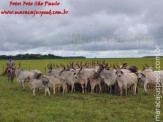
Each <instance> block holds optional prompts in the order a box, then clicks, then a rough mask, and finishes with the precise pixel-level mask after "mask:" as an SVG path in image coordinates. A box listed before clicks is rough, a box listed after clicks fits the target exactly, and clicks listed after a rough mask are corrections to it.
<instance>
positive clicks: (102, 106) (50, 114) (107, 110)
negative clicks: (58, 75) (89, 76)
mask: <svg viewBox="0 0 163 122" xmlns="http://www.w3.org/2000/svg"><path fill="white" fill-rule="evenodd" d="M90 60H91V59H88V61H90ZM161 60H162V59H161ZM70 61H72V60H21V61H15V62H16V65H18V63H19V62H20V63H21V65H22V68H23V69H25V70H28V69H29V66H30V69H39V70H41V71H42V72H43V73H44V72H45V71H44V67H45V66H46V65H47V64H48V63H57V64H59V63H64V64H66V63H68V62H70ZM76 61H77V60H76ZM78 61H80V60H78ZM107 61H109V62H111V63H113V62H115V61H116V62H119V63H121V62H122V61H123V62H127V63H128V64H129V65H135V64H136V65H137V67H138V68H141V69H142V65H143V64H144V62H145V61H146V62H147V63H148V64H149V65H151V64H152V61H154V59H151V58H150V59H108V60H107ZM5 65H6V61H0V68H1V69H0V70H1V72H0V73H2V67H3V66H5ZM161 67H163V66H161ZM43 95H44V90H43V89H42V90H41V91H39V92H38V91H37V92H36V97H33V96H32V91H31V90H30V89H29V87H28V84H26V91H25V92H22V91H21V86H20V84H18V83H17V82H16V80H14V83H13V84H11V83H8V82H7V77H2V76H0V121H15V122H22V121H23V122H26V121H29V122H32V121H59V122H60V121H61V122H62V121H67V122H69V121H75V122H78V121H109V122H113V121H115V122H121V121H129V122H138V121H139V122H144V121H148V122H153V121H155V96H154V95H155V90H154V89H151V90H148V95H144V91H143V89H141V88H139V94H137V95H136V96H132V95H128V96H117V95H110V94H107V93H85V94H82V93H66V94H62V93H57V94H56V96H48V97H44V96H43ZM161 105H163V100H161ZM161 111H163V108H162V107H161ZM161 117H162V118H163V114H162V113H161Z"/></svg>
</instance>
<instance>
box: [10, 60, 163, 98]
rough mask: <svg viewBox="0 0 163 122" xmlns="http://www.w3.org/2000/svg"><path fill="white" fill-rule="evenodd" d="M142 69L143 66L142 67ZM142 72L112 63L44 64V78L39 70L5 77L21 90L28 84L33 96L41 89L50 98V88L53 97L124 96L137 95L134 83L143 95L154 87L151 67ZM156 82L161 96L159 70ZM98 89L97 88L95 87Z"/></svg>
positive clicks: (16, 70)
mask: <svg viewBox="0 0 163 122" xmlns="http://www.w3.org/2000/svg"><path fill="white" fill-rule="evenodd" d="M145 66H146V67H145ZM145 66H143V69H142V70H138V68H137V67H136V66H128V65H127V63H123V64H122V66H120V65H118V64H117V63H116V64H113V65H110V66H108V63H106V62H105V61H103V62H98V61H97V62H96V61H93V62H92V63H91V65H90V64H89V63H85V64H83V63H82V62H80V63H79V62H77V63H70V65H67V67H65V66H64V65H63V64H61V65H60V66H58V65H54V64H48V65H47V67H48V69H49V72H48V75H43V74H42V72H41V71H39V70H30V71H24V70H20V69H18V68H15V69H14V70H13V71H11V70H12V69H8V71H7V72H8V73H7V74H8V77H11V79H12V80H13V77H14V76H16V79H17V81H18V82H19V83H21V86H22V90H23V91H24V90H25V82H29V87H30V88H31V89H32V91H33V96H35V88H39V89H40V88H42V87H44V88H45V96H46V93H48V94H49V95H50V90H49V88H52V89H53V94H54V95H55V94H56V91H58V92H60V91H62V92H63V93H66V92H69V91H71V92H75V90H81V91H82V93H84V92H89V91H91V92H94V91H96V92H97V91H98V92H106V91H107V92H110V93H113V94H115V93H117V91H118V93H120V95H122V94H123V91H124V93H125V95H127V94H129V93H130V91H131V90H133V95H135V94H136V93H138V84H139V83H143V84H144V91H145V94H147V86H148V85H149V84H153V85H155V84H156V72H154V71H153V66H154V65H153V66H148V65H147V64H145ZM160 82H161V86H162V94H163V71H161V72H160ZM97 86H98V87H97Z"/></svg>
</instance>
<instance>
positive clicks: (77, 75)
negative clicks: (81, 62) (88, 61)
mask: <svg viewBox="0 0 163 122" xmlns="http://www.w3.org/2000/svg"><path fill="white" fill-rule="evenodd" d="M82 69H83V68H82V67H81V68H80V69H78V70H74V74H73V75H74V78H75V79H78V78H79V75H80V74H81V71H82Z"/></svg>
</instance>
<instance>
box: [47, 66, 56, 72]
mask: <svg viewBox="0 0 163 122" xmlns="http://www.w3.org/2000/svg"><path fill="white" fill-rule="evenodd" d="M47 68H48V69H49V72H48V74H51V73H52V70H53V69H54V68H55V64H48V65H47Z"/></svg>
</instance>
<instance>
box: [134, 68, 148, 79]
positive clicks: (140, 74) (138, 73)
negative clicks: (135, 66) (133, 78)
mask: <svg viewBox="0 0 163 122" xmlns="http://www.w3.org/2000/svg"><path fill="white" fill-rule="evenodd" d="M135 74H136V75H137V77H138V80H141V79H142V78H145V77H146V76H145V74H144V73H143V71H140V70H138V71H137V72H136V73H135Z"/></svg>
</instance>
